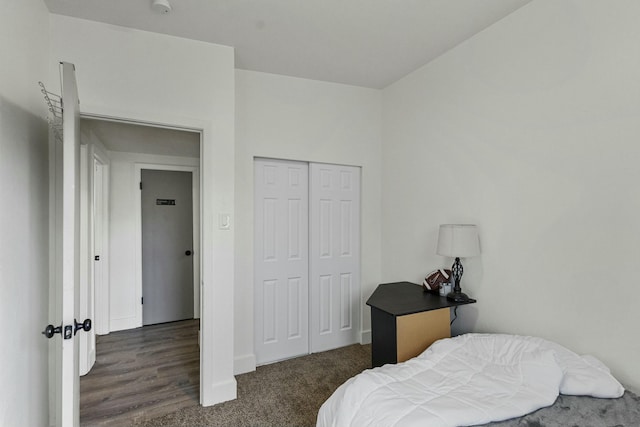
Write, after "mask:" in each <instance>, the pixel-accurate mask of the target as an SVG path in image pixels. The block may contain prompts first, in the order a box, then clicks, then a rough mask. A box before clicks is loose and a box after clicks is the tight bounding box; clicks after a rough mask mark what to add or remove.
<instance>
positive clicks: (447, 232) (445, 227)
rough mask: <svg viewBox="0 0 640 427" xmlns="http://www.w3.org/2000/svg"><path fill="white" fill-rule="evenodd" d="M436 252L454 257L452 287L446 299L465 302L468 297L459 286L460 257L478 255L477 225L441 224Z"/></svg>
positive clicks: (460, 272) (460, 275)
mask: <svg viewBox="0 0 640 427" xmlns="http://www.w3.org/2000/svg"><path fill="white" fill-rule="evenodd" d="M436 253H437V254H438V255H442V256H448V257H452V258H455V259H456V260H455V261H454V263H453V265H452V266H451V272H452V275H453V281H454V287H453V291H451V292H450V293H449V294H448V295H447V299H449V300H452V301H455V302H467V301H469V299H470V298H469V297H468V296H467V294H465V293H464V292H462V289H461V288H460V279H461V278H462V263H460V258H468V257H472V256H478V255H480V242H479V240H478V227H476V226H475V225H472V224H442V225H440V231H439V233H438V247H437V249H436Z"/></svg>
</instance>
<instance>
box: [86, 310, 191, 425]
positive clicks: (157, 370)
mask: <svg viewBox="0 0 640 427" xmlns="http://www.w3.org/2000/svg"><path fill="white" fill-rule="evenodd" d="M96 352H97V354H96V364H95V365H94V366H93V368H92V369H91V372H89V373H88V374H87V375H85V376H84V377H81V378H80V425H81V426H83V427H94V426H95V427H107V426H109V427H113V426H128V425H131V424H132V423H133V422H134V421H139V420H146V419H151V418H156V417H159V416H162V415H165V414H168V413H171V412H173V411H175V410H176V409H180V408H187V407H191V406H198V405H199V397H198V395H199V387H200V386H199V382H200V371H199V369H200V350H199V347H198V320H186V321H180V322H173V323H165V324H160V325H153V326H145V327H143V328H137V329H132V330H129V331H121V332H112V333H111V334H109V335H105V336H99V337H97V344H96Z"/></svg>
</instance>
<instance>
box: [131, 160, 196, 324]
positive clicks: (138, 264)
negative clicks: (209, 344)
mask: <svg viewBox="0 0 640 427" xmlns="http://www.w3.org/2000/svg"><path fill="white" fill-rule="evenodd" d="M143 169H151V170H165V171H180V172H191V194H192V200H193V207H192V208H193V217H192V219H191V220H192V222H193V249H192V250H193V252H194V254H193V255H194V256H193V317H194V319H198V318H200V260H201V256H202V250H201V246H200V168H198V167H196V166H182V165H167V164H157V163H135V164H134V174H133V185H134V188H137V189H139V188H140V187H139V185H140V182H141V180H142V170H143ZM134 208H135V212H136V222H135V239H136V247H135V259H134V262H135V268H136V280H135V284H136V285H135V286H136V301H140V300H141V299H142V194H141V193H138V196H137V197H135V204H134ZM196 251H197V252H196ZM136 307H137V309H136V322H137V323H138V324H139V326H142V304H138V305H137V306H136Z"/></svg>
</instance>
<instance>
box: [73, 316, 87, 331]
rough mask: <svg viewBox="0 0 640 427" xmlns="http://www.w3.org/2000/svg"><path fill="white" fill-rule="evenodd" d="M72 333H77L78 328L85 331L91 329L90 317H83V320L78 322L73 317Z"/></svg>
mask: <svg viewBox="0 0 640 427" xmlns="http://www.w3.org/2000/svg"><path fill="white" fill-rule="evenodd" d="M73 324H74V326H73V335H75V334H77V333H78V331H79V330H80V329H82V330H83V331H85V332H89V331H90V330H91V319H84V322H82V323H78V321H77V320H76V319H73Z"/></svg>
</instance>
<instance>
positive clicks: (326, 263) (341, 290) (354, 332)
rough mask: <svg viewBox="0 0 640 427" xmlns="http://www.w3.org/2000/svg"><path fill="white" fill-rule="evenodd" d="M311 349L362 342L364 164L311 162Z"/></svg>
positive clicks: (324, 348)
mask: <svg viewBox="0 0 640 427" xmlns="http://www.w3.org/2000/svg"><path fill="white" fill-rule="evenodd" d="M309 173H310V178H309V179H310V185H309V198H310V200H309V203H310V212H309V227H310V241H309V244H310V249H309V258H310V261H309V262H310V264H309V269H310V270H309V271H310V275H309V286H310V307H309V310H310V315H311V317H310V320H309V322H310V344H311V352H312V353H314V352H319V351H325V350H329V349H332V348H337V347H342V346H345V345H349V344H353V343H356V342H359V333H360V301H361V298H360V168H357V167H351V166H338V165H328V164H315V163H312V164H311V165H310V172H309Z"/></svg>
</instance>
